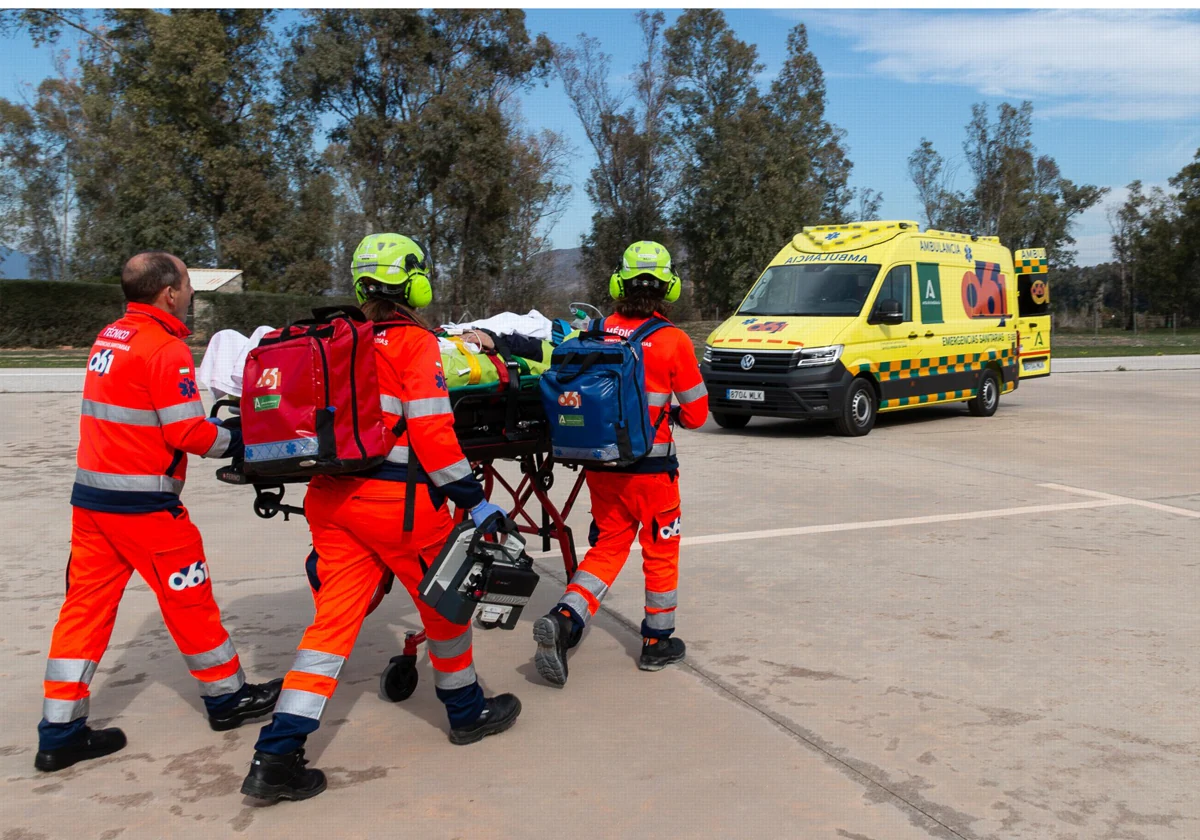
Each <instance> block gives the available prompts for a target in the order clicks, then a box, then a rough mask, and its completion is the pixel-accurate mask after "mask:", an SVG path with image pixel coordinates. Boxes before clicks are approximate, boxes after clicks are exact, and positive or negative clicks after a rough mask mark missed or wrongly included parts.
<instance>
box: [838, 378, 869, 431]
mask: <svg viewBox="0 0 1200 840" xmlns="http://www.w3.org/2000/svg"><path fill="white" fill-rule="evenodd" d="M878 414H879V400H878V398H877V397H876V396H875V389H874V388H872V387H871V383H870V382H868V381H867V380H865V379H862V378H859V379H855V380H854V381H852V382H851V383H850V386H849V387H848V388H846V398H845V400H843V402H842V411H841V413H840V414H839V415H838V417H837V419H835V420H834V425H836V426H837V430H838V434H840V435H843V436H845V437H862V436H863V435H865V434H867V433H869V432H870V431H871V429H873V428H875V418H876V417H877V416H878Z"/></svg>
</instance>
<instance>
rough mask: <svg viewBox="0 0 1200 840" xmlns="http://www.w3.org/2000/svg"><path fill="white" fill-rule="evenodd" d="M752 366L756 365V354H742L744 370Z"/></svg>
mask: <svg viewBox="0 0 1200 840" xmlns="http://www.w3.org/2000/svg"><path fill="white" fill-rule="evenodd" d="M752 367H754V356H752V355H751V354H750V353H747V354H746V355H745V356H742V370H750V368H752Z"/></svg>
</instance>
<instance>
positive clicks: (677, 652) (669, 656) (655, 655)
mask: <svg viewBox="0 0 1200 840" xmlns="http://www.w3.org/2000/svg"><path fill="white" fill-rule="evenodd" d="M686 653H687V645H685V644H684V643H683V639H676V638H675V637H674V636H672V637H671V638H669V639H647V638H645V637H643V638H642V656H641V658H640V659H639V660H638V667H639V668H641V669H642V670H643V671H661V670H662V669H663V668H665V667H667V666H668V665H670V664H671V663H672V662H679V661H680V660H681V659H683V657H684V655H685V654H686Z"/></svg>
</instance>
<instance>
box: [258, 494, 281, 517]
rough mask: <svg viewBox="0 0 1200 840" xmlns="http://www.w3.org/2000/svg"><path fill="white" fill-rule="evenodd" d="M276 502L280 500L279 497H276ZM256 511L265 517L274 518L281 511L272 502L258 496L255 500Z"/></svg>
mask: <svg viewBox="0 0 1200 840" xmlns="http://www.w3.org/2000/svg"><path fill="white" fill-rule="evenodd" d="M263 495H266V494H263ZM274 502H278V499H275V500H274ZM254 512H255V513H256V514H257V515H258V516H260V517H261V518H263V519H272V518H274V517H275V516H276V515H277V514H278V513H279V508H278V507H276V505H275V504H274V503H272V502H267V501H264V500H263V499H262V498H258V499H255V500H254Z"/></svg>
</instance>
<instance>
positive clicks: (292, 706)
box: [275, 688, 329, 720]
mask: <svg viewBox="0 0 1200 840" xmlns="http://www.w3.org/2000/svg"><path fill="white" fill-rule="evenodd" d="M328 700H329V698H328V697H326V696H325V695H324V694H317V693H316V692H315V691H301V690H300V689H298V688H285V689H284V690H283V691H281V692H279V702H278V703H276V704H275V714H277V715H279V714H284V715H298V716H299V717H306V718H312V719H313V720H320V719H321V713H322V712H324V711H325V703H326V701H328Z"/></svg>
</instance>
